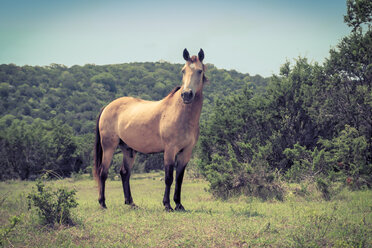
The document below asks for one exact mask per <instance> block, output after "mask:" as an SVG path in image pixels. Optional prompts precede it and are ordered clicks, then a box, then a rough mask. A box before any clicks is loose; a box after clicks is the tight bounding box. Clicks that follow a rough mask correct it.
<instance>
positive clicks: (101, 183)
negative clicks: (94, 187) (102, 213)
mask: <svg viewBox="0 0 372 248" xmlns="http://www.w3.org/2000/svg"><path fill="white" fill-rule="evenodd" d="M117 145H118V142H108V140H105V139H103V142H102V149H103V157H102V163H101V167H100V171H99V174H98V187H99V198H98V202H99V204H100V205H101V207H102V208H106V203H105V183H106V179H107V175H108V170H109V167H110V164H111V160H112V156H113V154H114V152H115V150H116V147H117Z"/></svg>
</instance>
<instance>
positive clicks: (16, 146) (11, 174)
mask: <svg viewBox="0 0 372 248" xmlns="http://www.w3.org/2000/svg"><path fill="white" fill-rule="evenodd" d="M0 148H1V149H0V153H1V156H2V157H3V158H4V159H2V160H1V161H0V168H1V169H2V172H3V173H2V174H1V175H0V179H1V180H4V179H10V178H20V179H32V178H35V177H37V176H38V175H40V174H42V173H43V172H45V170H54V171H56V172H57V173H58V174H60V175H63V176H68V175H70V173H71V172H73V171H79V169H80V166H81V163H80V160H81V159H80V158H79V156H78V155H77V154H76V142H75V139H74V137H73V131H72V128H71V127H70V126H68V125H66V124H62V123H61V121H56V120H51V121H43V120H40V119H37V120H35V121H34V122H32V123H31V124H28V123H27V122H26V121H20V120H14V121H13V122H12V124H11V125H10V126H9V127H7V128H5V129H4V130H3V132H2V133H1V135H0Z"/></svg>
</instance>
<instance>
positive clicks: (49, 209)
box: [27, 180, 78, 225]
mask: <svg viewBox="0 0 372 248" xmlns="http://www.w3.org/2000/svg"><path fill="white" fill-rule="evenodd" d="M75 194H76V190H71V191H69V190H67V189H64V188H58V189H57V190H55V191H53V190H52V189H51V188H50V187H45V185H44V183H43V181H42V180H38V181H37V182H36V189H35V188H33V191H32V192H31V193H30V194H29V195H28V196H27V198H28V200H29V209H31V207H32V206H34V207H36V210H37V212H38V214H39V216H40V218H41V219H42V220H43V222H44V223H45V224H48V225H54V224H56V223H59V224H72V223H73V222H72V220H71V213H70V210H71V208H75V207H77V205H78V203H77V202H76V200H75Z"/></svg>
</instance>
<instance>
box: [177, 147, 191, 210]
mask: <svg viewBox="0 0 372 248" xmlns="http://www.w3.org/2000/svg"><path fill="white" fill-rule="evenodd" d="M191 154H192V147H190V148H188V149H184V150H183V151H182V152H180V153H179V154H178V155H177V169H176V188H175V190H174V198H173V200H174V202H175V203H176V208H175V210H177V211H185V208H184V207H183V206H182V204H181V188H182V182H183V175H184V174H185V169H186V165H187V163H188V162H189V160H190V158H191Z"/></svg>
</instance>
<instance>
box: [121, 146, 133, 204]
mask: <svg viewBox="0 0 372 248" xmlns="http://www.w3.org/2000/svg"><path fill="white" fill-rule="evenodd" d="M120 149H121V151H122V152H123V165H122V166H121V169H120V176H121V181H122V183H123V191H124V198H125V204H127V205H132V206H135V204H134V203H133V198H132V193H131V191H130V184H129V178H130V174H131V169H132V166H133V163H134V158H135V156H136V151H135V150H133V149H132V148H130V147H128V146H127V145H125V144H124V142H122V141H121V142H120Z"/></svg>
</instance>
